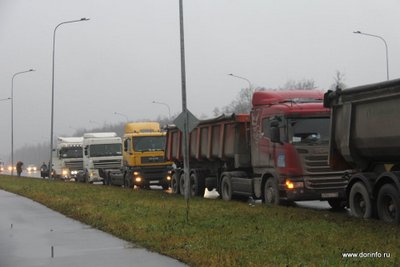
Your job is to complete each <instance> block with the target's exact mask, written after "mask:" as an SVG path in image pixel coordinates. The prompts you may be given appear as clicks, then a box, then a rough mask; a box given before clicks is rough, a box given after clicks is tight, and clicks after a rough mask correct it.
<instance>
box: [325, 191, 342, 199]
mask: <svg viewBox="0 0 400 267" xmlns="http://www.w3.org/2000/svg"><path fill="white" fill-rule="evenodd" d="M338 196H339V193H338V192H334V193H322V194H321V197H322V198H336V197H338Z"/></svg>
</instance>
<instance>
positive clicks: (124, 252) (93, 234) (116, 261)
mask: <svg viewBox="0 0 400 267" xmlns="http://www.w3.org/2000/svg"><path fill="white" fill-rule="evenodd" d="M0 266H1V267H16V266H18V267H25V266H29V267H31V266H32V267H34V266H40V267H46V266H54V267H59V266H60V267H61V266H62V267H63V266H65V267H70V266H88V267H90V266H93V267H103V266H104V267H109V266H112V267H119V266H121V267H122V266H124V267H125V266H140V267H142V266H144V267H146V266H149V267H150V266H151V267H153V266H186V265H184V264H183V263H181V262H179V261H177V260H175V259H171V258H168V257H166V256H162V255H159V254H157V253H153V252H150V251H148V250H146V249H144V248H140V247H138V246H136V245H134V244H132V243H128V242H126V241H123V240H121V239H118V238H116V237H113V236H112V235H109V234H107V233H104V232H101V231H99V230H96V229H93V228H91V227H90V226H88V225H85V224H82V223H80V222H78V221H74V220H72V219H70V218H67V217H65V216H64V215H62V214H60V213H58V212H55V211H53V210H50V209H48V208H47V207H45V206H43V205H41V204H38V203H36V202H34V201H32V200H30V199H27V198H24V197H21V196H17V195H15V194H12V193H9V192H6V191H2V190H0Z"/></svg>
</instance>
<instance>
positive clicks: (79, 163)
mask: <svg viewBox="0 0 400 267" xmlns="http://www.w3.org/2000/svg"><path fill="white" fill-rule="evenodd" d="M65 167H67V168H68V169H70V170H82V169H83V160H74V161H66V162H65Z"/></svg>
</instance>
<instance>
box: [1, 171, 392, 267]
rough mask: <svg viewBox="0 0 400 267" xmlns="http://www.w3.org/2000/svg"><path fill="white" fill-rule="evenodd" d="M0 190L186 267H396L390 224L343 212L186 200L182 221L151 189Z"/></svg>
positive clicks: (38, 183) (16, 184)
mask: <svg viewBox="0 0 400 267" xmlns="http://www.w3.org/2000/svg"><path fill="white" fill-rule="evenodd" d="M0 188H1V189H4V190H7V191H10V192H13V193H16V194H19V195H22V196H25V197H28V198H31V199H33V200H35V201H37V202H39V203H42V204H44V205H46V206H47V207H49V208H51V209H53V210H56V211H59V212H61V213H63V214H65V215H66V216H68V217H71V218H74V219H76V220H79V221H81V222H84V223H86V224H89V225H91V226H93V227H95V228H98V229H100V230H103V231H105V232H108V233H111V234H113V235H114V236H117V237H119V238H122V239H124V240H127V241H131V242H134V243H135V244H137V245H140V246H143V247H145V248H148V249H150V250H152V251H155V252H159V253H161V254H164V255H168V256H171V257H173V258H176V259H178V260H180V261H182V262H185V263H187V264H189V265H190V266H219V267H220V266H399V265H400V261H399V260H398V257H399V255H400V254H399V253H400V238H399V237H400V228H399V226H398V225H388V224H385V223H382V222H379V221H377V220H369V221H367V220H358V219H354V218H350V217H349V216H348V215H347V214H345V213H334V212H330V211H314V210H308V209H302V208H296V207H279V206H267V205H256V206H249V205H248V204H247V203H244V202H237V201H231V202H225V201H222V200H219V199H217V200H213V199H203V198H192V199H191V201H190V212H189V224H187V223H186V202H185V201H184V199H183V198H182V197H181V196H177V195H173V194H168V193H165V192H161V191H158V190H157V191H156V190H154V191H151V190H149V191H147V190H130V189H124V188H118V187H108V186H101V185H89V184H79V183H65V182H58V181H47V180H46V181H44V180H41V179H32V178H12V177H9V176H0ZM375 252H378V253H380V257H379V254H371V253H375ZM343 253H357V258H354V257H355V255H352V256H353V258H349V257H343ZM360 253H364V254H360ZM367 253H370V254H367ZM384 253H390V257H388V254H384Z"/></svg>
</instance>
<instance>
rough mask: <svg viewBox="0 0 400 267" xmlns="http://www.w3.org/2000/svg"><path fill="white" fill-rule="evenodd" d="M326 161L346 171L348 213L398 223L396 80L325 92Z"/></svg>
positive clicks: (399, 105) (399, 90) (399, 88)
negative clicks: (327, 111)
mask: <svg viewBox="0 0 400 267" xmlns="http://www.w3.org/2000/svg"><path fill="white" fill-rule="evenodd" d="M324 106H325V107H328V108H331V130H330V133H331V138H330V155H329V162H330V165H331V167H332V168H333V169H335V170H342V171H343V170H347V173H346V176H347V178H348V179H349V182H348V185H347V188H346V196H347V200H348V204H349V207H350V210H351V213H352V214H353V215H354V216H355V217H359V218H371V217H376V216H377V217H379V219H380V220H382V221H385V222H391V223H399V222H400V79H396V80H391V81H386V82H381V83H375V84H369V85H364V86H359V87H354V88H349V89H346V90H340V89H338V90H336V91H329V92H327V93H326V94H325V96H324Z"/></svg>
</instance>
